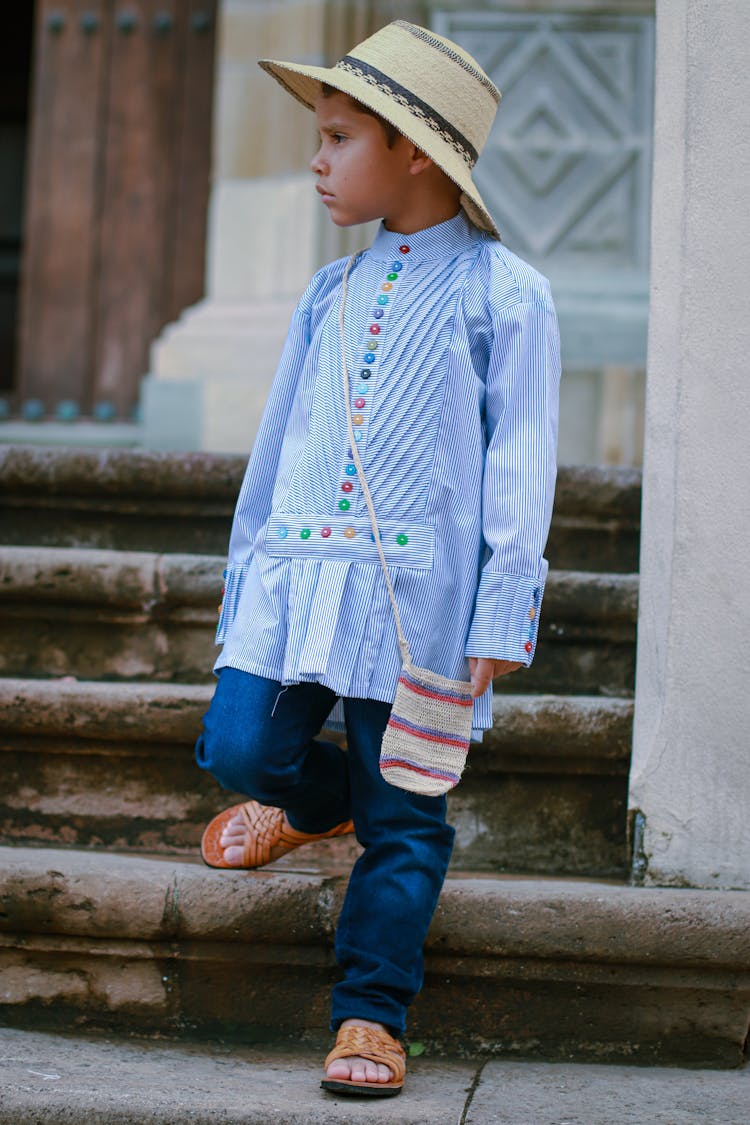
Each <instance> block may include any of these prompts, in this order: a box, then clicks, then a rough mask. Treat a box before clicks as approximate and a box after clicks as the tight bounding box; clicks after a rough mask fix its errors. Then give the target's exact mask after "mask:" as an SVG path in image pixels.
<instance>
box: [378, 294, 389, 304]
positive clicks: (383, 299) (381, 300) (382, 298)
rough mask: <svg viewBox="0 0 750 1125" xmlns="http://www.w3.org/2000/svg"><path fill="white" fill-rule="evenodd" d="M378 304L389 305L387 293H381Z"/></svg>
mask: <svg viewBox="0 0 750 1125" xmlns="http://www.w3.org/2000/svg"><path fill="white" fill-rule="evenodd" d="M378 304H379V305H387V304H388V298H387V297H386V295H385V293H381V294H380V296H379V297H378Z"/></svg>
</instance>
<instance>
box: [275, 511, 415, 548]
mask: <svg viewBox="0 0 750 1125" xmlns="http://www.w3.org/2000/svg"><path fill="white" fill-rule="evenodd" d="M339 507H340V508H341V510H342V511H344V512H345V511H346V510H347V509H348V508H349V501H348V500H339ZM333 531H334V529H333V528H332V527H328V526H325V527H321V529H320V536H321V538H322V539H330V537H331V536H332V535H333ZM276 534H277V536H278V538H279V539H287V538H288V537H289V528H288V527H283V526H282V527H277V529H276ZM356 534H357V529H356V528H354V527H345V528H344V529H343V535H344V538H345V539H354V537H355V536H356ZM311 535H312V528H310V527H303V528H302V529H301V531H300V533H299V537H300V539H309V538H310V536H311ZM370 538H371V539H372V541H373V543H374V542H375V536H374V535H373V534H372V532H370ZM394 539H395V541H396V543H398V545H399V547H405V546H406V544H407V543H408V542H409V536H408V535H405V534H404V532H403V531H401V532H399V534H398V535H396V536H394ZM381 541H382V542H384V543H385V542H386V541H387V540H386V539H385V538H384V537H383V536H382V535H381Z"/></svg>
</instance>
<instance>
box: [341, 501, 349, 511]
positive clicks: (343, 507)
mask: <svg viewBox="0 0 750 1125" xmlns="http://www.w3.org/2000/svg"><path fill="white" fill-rule="evenodd" d="M339 508H340V509H341V511H342V512H348V511H349V509H350V508H351V504H350V503H349V501H348V500H339Z"/></svg>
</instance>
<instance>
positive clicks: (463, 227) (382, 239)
mask: <svg viewBox="0 0 750 1125" xmlns="http://www.w3.org/2000/svg"><path fill="white" fill-rule="evenodd" d="M481 237H482V233H481V231H479V230H477V228H476V227H475V226H474V225H473V224H472V223H471V222H469V220H468V219H467V217H466V215H465V214H464V212H463V211H459V212H458V214H457V215H454V217H453V218H452V219H447V220H446V222H444V223H438V224H437V226H434V227H427V228H426V229H425V230H418V231H415V232H414V233H413V234H398V232H397V231H392V230H386V228H385V226H384V225H383V223H381V224H380V227H379V229H378V233H377V235H376V236H375V241H374V242H373V244H372V247H371V248H370V253H371V254H373V255H374V256H375V257H376V258H393V259H395V260H398V259H399V258H402V257H404V256H407V257H408V258H409V259H410V261H414V260H415V259H425V258H452V257H455V255H456V254H458V253H460V252H461V251H462V250H466V249H467V248H468V247H469V246H470V245H471V244H472V243H473V242H474V241H475V240H476V239H477V238H481ZM404 246H408V247H409V249H408V251H406V252H404V251H403V250H402V247H404Z"/></svg>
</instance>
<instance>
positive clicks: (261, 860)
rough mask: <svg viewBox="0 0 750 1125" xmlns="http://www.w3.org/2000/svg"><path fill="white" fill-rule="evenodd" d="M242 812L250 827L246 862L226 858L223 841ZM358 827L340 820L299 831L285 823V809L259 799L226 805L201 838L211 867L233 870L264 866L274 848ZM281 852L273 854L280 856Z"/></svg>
mask: <svg viewBox="0 0 750 1125" xmlns="http://www.w3.org/2000/svg"><path fill="white" fill-rule="evenodd" d="M238 813H239V814H240V815H241V816H242V819H243V820H244V822H245V825H246V827H247V835H246V837H245V845H244V854H243V856H242V863H241V864H239V865H237V864H229V863H226V862H225V860H224V849H223V848H222V846H221V844H220V843H219V841H220V839H221V834H222V832H223V831H224V829H225V827H226V826H227V824H228V823H229V821H230V820H231V819H232V818H233V817H235V816H236V815H237V814H238ZM353 831H354V824H353V823H352V821H351V820H346V821H344V823H343V824H337V825H336V827H335V828H331V829H329V831H328V832H320V833H317V834H314V835H311V834H310V833H308V832H297V830H296V829H294V828H292V827H291V825H289V824H287V823H285V820H284V810H283V809H277V808H274V807H273V806H271V805H259V804H258V802H257V801H246V802H245V804H244V805H233V806H232V807H231V808H230V809H225V810H224V812H222V813H219V815H218V816H215V817H214V818H213V820H212V821H210V823H209V825H208V827H207V828H206V830H205V832H204V833H203V839H202V840H201V857H202V859H203V862H204V863H206V864H208V866H209V867H226V868H230V869H231V870H234V869H236V870H238V871H239V870H241V869H243V868H254V867H264V866H265V865H266V864H267V863H270V862H271V859H272V856H271V853H272V851H273V850H274V848H283V849H284V852H291V851H293V849H294V848H299V847H301V846H302V845H303V844H311V843H313V842H314V841H315V840H329V839H330V838H331V837H333V836H346V835H347V834H348V833H349V832H353ZM278 858H279V856H278V855H276V856H273V859H278Z"/></svg>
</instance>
